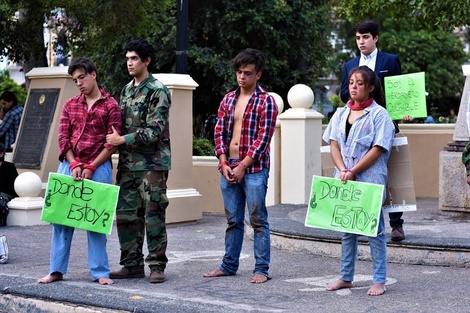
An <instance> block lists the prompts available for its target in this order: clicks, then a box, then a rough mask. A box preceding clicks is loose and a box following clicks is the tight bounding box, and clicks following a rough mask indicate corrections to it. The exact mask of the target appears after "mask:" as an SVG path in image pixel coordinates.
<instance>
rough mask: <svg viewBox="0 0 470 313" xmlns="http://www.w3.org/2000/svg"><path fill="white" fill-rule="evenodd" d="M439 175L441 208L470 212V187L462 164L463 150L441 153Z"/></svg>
mask: <svg viewBox="0 0 470 313" xmlns="http://www.w3.org/2000/svg"><path fill="white" fill-rule="evenodd" d="M439 177H440V179H439V208H440V209H441V210H448V211H460V212H470V187H469V186H468V185H467V182H466V173H465V167H464V166H463V165H462V152H453V151H441V152H440V153H439Z"/></svg>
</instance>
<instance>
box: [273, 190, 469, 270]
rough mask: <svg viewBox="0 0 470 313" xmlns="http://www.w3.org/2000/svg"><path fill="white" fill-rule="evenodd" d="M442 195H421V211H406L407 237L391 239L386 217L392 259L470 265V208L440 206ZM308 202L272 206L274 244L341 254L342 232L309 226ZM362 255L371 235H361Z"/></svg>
mask: <svg viewBox="0 0 470 313" xmlns="http://www.w3.org/2000/svg"><path fill="white" fill-rule="evenodd" d="M438 206H439V203H438V199H436V198H418V199H417V211H412V212H406V213H404V214H403V219H404V220H405V223H404V225H403V226H404V227H403V228H404V231H405V235H406V238H405V240H403V241H402V242H399V243H395V242H393V241H391V240H390V232H391V229H390V226H389V223H388V216H386V217H385V219H386V222H385V224H386V229H387V241H388V244H387V246H388V249H387V253H388V261H389V262H396V263H407V264H424V265H441V266H461V267H470V212H451V211H442V210H440V209H439V207H438ZM305 214H306V206H305V205H276V206H273V207H271V208H270V224H271V232H272V234H273V236H272V237H273V239H272V241H273V242H272V245H273V246H275V247H278V248H280V249H286V250H290V251H293V252H301V253H312V254H317V255H324V256H334V257H339V256H340V254H341V233H339V232H335V231H328V230H323V229H317V228H309V227H305V226H304V223H305ZM359 241H360V243H362V244H363V246H364V247H362V248H361V247H360V251H361V253H359V257H360V258H363V259H366V260H368V259H369V257H370V255H369V246H368V243H367V238H366V237H364V238H361V237H360V239H359Z"/></svg>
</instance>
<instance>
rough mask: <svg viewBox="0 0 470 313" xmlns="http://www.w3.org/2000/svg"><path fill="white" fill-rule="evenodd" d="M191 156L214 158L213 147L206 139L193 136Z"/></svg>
mask: <svg viewBox="0 0 470 313" xmlns="http://www.w3.org/2000/svg"><path fill="white" fill-rule="evenodd" d="M193 156H214V146H212V142H211V141H210V140H209V139H206V138H196V136H194V135H193Z"/></svg>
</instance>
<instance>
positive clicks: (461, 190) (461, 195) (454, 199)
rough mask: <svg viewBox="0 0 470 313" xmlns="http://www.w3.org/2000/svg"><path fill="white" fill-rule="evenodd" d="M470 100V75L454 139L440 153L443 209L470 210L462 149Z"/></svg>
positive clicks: (440, 189) (440, 205)
mask: <svg viewBox="0 0 470 313" xmlns="http://www.w3.org/2000/svg"><path fill="white" fill-rule="evenodd" d="M469 100H470V76H467V78H466V79H465V86H464V90H463V92H462V99H461V101H460V107H459V114H458V116H457V123H456V125H455V130H454V136H453V139H454V141H453V142H452V143H449V144H448V145H447V147H446V148H445V149H446V150H447V151H441V152H440V154H439V208H440V209H441V210H449V211H460V212H470V187H469V186H468V185H467V177H466V171H465V166H464V165H463V164H462V150H463V148H464V147H465V145H466V143H467V142H468V140H469V130H468V125H467V121H466V117H467V111H468V107H469V106H468V104H469V103H470V102H469Z"/></svg>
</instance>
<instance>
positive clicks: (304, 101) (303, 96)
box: [287, 84, 314, 109]
mask: <svg viewBox="0 0 470 313" xmlns="http://www.w3.org/2000/svg"><path fill="white" fill-rule="evenodd" d="M313 100H314V94H313V91H312V89H311V88H310V87H309V86H307V85H304V84H297V85H294V86H292V88H291V89H290V90H289V92H288V93H287V101H288V102H289V105H290V106H291V107H292V108H293V109H309V108H311V107H312V104H313Z"/></svg>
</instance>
